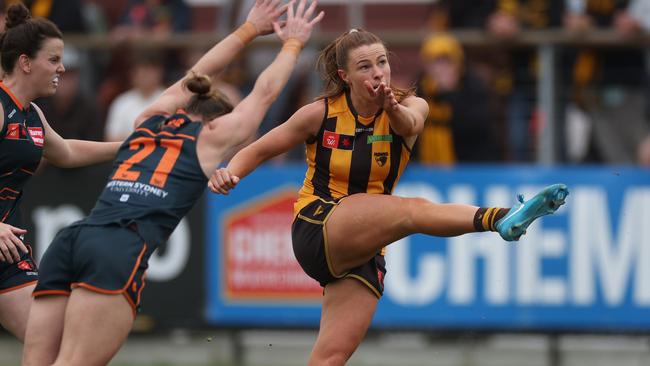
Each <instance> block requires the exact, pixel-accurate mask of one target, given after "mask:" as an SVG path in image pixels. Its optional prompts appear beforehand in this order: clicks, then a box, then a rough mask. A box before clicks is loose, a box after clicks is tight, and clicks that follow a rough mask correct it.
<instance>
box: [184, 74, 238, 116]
mask: <svg viewBox="0 0 650 366" xmlns="http://www.w3.org/2000/svg"><path fill="white" fill-rule="evenodd" d="M183 85H184V86H185V87H186V88H187V90H189V91H191V92H192V93H194V95H192V97H191V98H190V101H189V102H188V103H187V106H186V107H185V112H187V113H189V114H195V115H198V116H202V117H203V120H204V121H205V122H207V121H210V120H212V119H215V118H217V117H219V116H222V115H224V114H226V113H230V112H232V108H233V106H232V103H230V101H229V100H228V98H227V97H226V96H225V95H223V94H221V93H220V92H219V91H218V90H216V89H215V90H212V80H210V77H208V76H207V75H201V74H197V73H195V72H194V71H190V72H189V73H188V75H187V77H186V78H185V80H184V81H183Z"/></svg>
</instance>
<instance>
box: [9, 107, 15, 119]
mask: <svg viewBox="0 0 650 366" xmlns="http://www.w3.org/2000/svg"><path fill="white" fill-rule="evenodd" d="M14 114H16V108H14V109H12V110H11V113H9V115H8V116H7V118H11V117H13V116H14Z"/></svg>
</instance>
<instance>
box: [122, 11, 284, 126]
mask: <svg viewBox="0 0 650 366" xmlns="http://www.w3.org/2000/svg"><path fill="white" fill-rule="evenodd" d="M289 5H290V4H284V5H282V1H281V0H257V1H256V2H255V5H254V6H253V8H252V9H251V10H250V12H249V13H248V16H247V17H246V22H245V23H244V24H242V25H241V26H240V27H239V28H237V29H236V30H235V31H234V32H232V33H231V34H229V35H228V36H227V37H226V38H224V39H223V40H221V41H220V42H219V43H217V44H216V45H214V46H213V47H212V48H211V49H210V50H209V51H208V52H206V53H205V54H204V55H203V56H202V57H201V58H200V59H199V60H198V61H197V62H196V64H194V65H193V66H192V67H191V69H190V71H193V72H195V73H198V74H202V75H207V76H209V77H211V78H215V77H216V76H217V75H218V74H219V73H220V72H221V71H222V70H223V69H224V68H225V67H226V66H227V65H228V64H229V63H230V62H232V60H233V59H234V58H235V56H236V55H237V54H239V52H240V51H241V50H242V49H244V47H245V46H246V45H247V44H248V43H250V42H251V41H252V40H253V39H255V37H257V36H259V35H264V34H269V33H271V32H273V30H274V29H273V23H276V22H277V21H278V18H279V17H280V16H281V15H282V14H284V13H285V12H286V11H287V8H288V7H289ZM184 80H185V78H183V79H181V80H179V81H177V82H176V83H174V85H172V86H170V87H169V88H167V90H165V91H164V92H163V94H162V95H161V96H160V97H159V98H158V99H157V100H156V101H155V102H154V103H152V104H151V105H150V106H149V107H148V108H147V109H146V110H145V111H144V112H142V113H141V114H140V115H139V116H138V118H137V119H136V121H135V126H138V125H140V123H142V121H144V120H145V119H147V118H149V117H151V116H153V115H157V114H163V115H167V114H171V113H174V112H175V111H176V110H177V109H178V108H182V107H183V106H185V104H186V103H187V101H188V100H189V98H190V97H191V93H190V92H189V91H187V90H185V88H184V87H183V81H184Z"/></svg>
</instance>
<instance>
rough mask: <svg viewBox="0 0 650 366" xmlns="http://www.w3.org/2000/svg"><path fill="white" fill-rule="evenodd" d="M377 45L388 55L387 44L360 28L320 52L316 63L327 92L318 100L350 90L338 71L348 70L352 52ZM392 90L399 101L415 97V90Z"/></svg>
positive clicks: (345, 34) (348, 32)
mask: <svg viewBox="0 0 650 366" xmlns="http://www.w3.org/2000/svg"><path fill="white" fill-rule="evenodd" d="M377 43H379V44H381V45H382V46H384V48H385V49H386V52H387V53H388V47H386V44H385V43H384V42H383V41H382V40H381V39H380V38H379V37H377V36H376V35H375V34H373V33H371V32H368V31H367V30H364V29H359V28H358V29H352V30H350V31H347V32H345V33H343V34H342V35H340V36H339V37H338V38H337V39H335V40H334V41H333V42H332V43H330V44H329V45H327V47H325V48H324V49H323V50H322V51H321V52H320V54H319V55H318V60H317V61H316V67H317V68H318V71H319V73H320V75H321V79H323V80H324V81H325V90H323V92H322V93H321V95H319V96H318V97H317V98H316V99H317V100H319V99H324V98H331V97H334V96H337V95H340V94H341V93H343V92H344V91H345V90H346V89H347V88H348V85H347V84H346V83H345V81H343V79H341V77H340V76H339V73H338V70H339V69H346V68H347V63H348V57H349V56H350V51H352V50H353V49H355V48H358V47H361V46H366V45H371V44H377ZM391 89H392V90H393V93H395V97H396V98H397V100H398V101H402V100H403V99H404V98H406V97H408V96H410V95H414V89H413V88H411V89H408V90H404V89H400V88H396V87H395V86H391Z"/></svg>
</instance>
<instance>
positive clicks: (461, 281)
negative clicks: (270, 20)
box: [0, 0, 650, 366]
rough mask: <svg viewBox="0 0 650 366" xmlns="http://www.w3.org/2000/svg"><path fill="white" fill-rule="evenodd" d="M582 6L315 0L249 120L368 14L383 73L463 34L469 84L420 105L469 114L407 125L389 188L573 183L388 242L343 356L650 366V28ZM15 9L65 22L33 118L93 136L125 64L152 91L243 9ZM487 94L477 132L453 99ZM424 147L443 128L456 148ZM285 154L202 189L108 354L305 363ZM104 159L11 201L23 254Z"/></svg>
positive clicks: (8, 359) (407, 68) (86, 194)
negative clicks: (588, 21) (553, 195)
mask: <svg viewBox="0 0 650 366" xmlns="http://www.w3.org/2000/svg"><path fill="white" fill-rule="evenodd" d="M579 2H580V1H578V2H576V1H566V4H568V5H567V8H566V9H564V12H565V13H568V12H570V11H585V12H588V11H596V10H598V11H600V10H602V11H601V13H599V14H600V15H602V19H599V21H598V22H596V23H595V24H594V25H593V28H591V29H590V30H588V31H584V32H581V33H576V31H575V30H574V31H572V30H570V29H568V27H567V26H566V24H564V25H563V23H559V24H554V23H553V22H552V21H551V20H550V19H551V18H549V20H548V21H547V22H535V21H532V20H530V19H529V18H527V17H526V14H528V15H530V14H532V13H534V12H533V10H534V9H535V6H536V5H535V4H537V6H541V7H542V8H544V9H550V8H551V7H552V6H550V5H553V4H557V3H564V1H556V2H553V1H548V2H546V1H541V2H539V1H520V2H517V1H493V2H491V1H452V2H445V1H426V0H402V1H399V0H395V1H389V0H375V1H371V0H363V1H361V0H359V1H356V0H351V1H338V0H321V1H320V2H319V3H320V5H321V8H323V9H324V10H325V11H326V13H327V14H326V18H325V20H324V21H323V24H322V25H321V27H320V28H319V29H318V32H317V33H316V34H315V36H314V37H313V40H312V42H311V43H310V45H309V46H308V47H307V49H306V50H305V52H303V55H302V57H301V65H300V67H299V68H298V69H297V70H296V72H295V73H294V76H293V77H292V81H291V82H290V84H289V86H288V87H287V90H286V91H285V92H284V93H283V95H282V96H281V97H280V99H279V100H278V103H276V107H275V108H274V109H273V110H272V111H271V112H270V113H269V116H268V118H267V119H266V120H265V123H264V124H263V126H262V128H261V130H260V133H264V132H265V131H268V129H270V128H272V127H273V126H274V125H275V124H277V123H278V122H280V121H282V120H283V119H284V118H286V117H287V116H288V115H289V114H290V113H291V112H292V111H294V110H295V109H296V108H297V107H298V106H299V105H301V104H303V103H304V102H306V101H308V100H311V98H313V97H314V96H315V95H316V94H317V92H318V87H319V79H318V77H317V75H316V73H315V72H313V65H314V57H315V54H316V52H317V50H318V49H319V48H320V47H321V46H323V45H324V44H326V43H327V42H329V41H330V40H332V39H333V38H334V37H336V36H337V35H338V34H340V33H341V32H343V31H345V30H347V29H349V28H351V27H358V26H362V27H364V28H367V29H369V30H371V31H373V32H376V33H377V34H379V35H380V37H382V39H384V40H385V41H386V42H387V43H388V45H389V47H390V49H391V51H392V52H393V59H392V64H391V66H392V69H393V80H394V82H395V83H397V84H399V85H403V86H408V85H415V84H417V82H418V81H421V80H423V75H426V66H425V65H426V62H428V61H430V59H429V57H431V58H435V57H443V58H444V57H446V58H451V59H455V60H457V59H458V58H457V55H458V54H457V53H455V52H457V51H454V47H453V44H451V46H450V43H444V42H443V43H440V44H442V45H443V46H440V48H435V51H431V49H427V48H426V47H425V45H426V43H424V42H425V41H426V40H428V39H429V38H428V37H429V36H430V35H432V34H436V35H440V34H441V32H442V31H443V30H447V31H449V34H450V35H451V36H452V37H453V38H455V39H456V40H457V41H458V42H460V43H461V44H462V45H463V51H462V52H463V53H462V57H461V58H460V60H461V61H462V63H463V66H462V67H461V68H460V69H461V70H462V71H461V72H462V75H463V77H462V78H463V79H468V78H469V76H470V75H475V76H476V79H477V80H478V81H479V82H480V83H481V85H482V88H475V89H472V90H473V91H474V92H473V93H472V92H467V89H465V90H464V91H465V93H463V92H462V90H460V91H459V90H456V91H455V92H456V93H455V94H454V93H452V95H453V97H450V96H449V95H443V96H440V95H438V96H437V97H436V96H432V97H431V99H430V103H432V104H431V105H432V106H434V107H436V108H433V109H434V110H436V111H440V110H443V111H444V110H445V108H450V109H451V111H452V113H451V115H453V116H460V117H462V116H465V117H466V118H467V120H466V121H465V122H464V121H462V120H460V121H459V120H458V119H453V118H449V119H447V120H445V119H444V118H438V119H436V118H434V117H435V116H434V117H432V120H431V121H429V123H430V124H431V125H432V127H433V128H431V129H430V130H428V132H427V133H428V135H427V136H428V138H431V140H427V139H426V138H424V136H423V138H422V139H421V141H420V145H419V147H418V156H417V158H416V159H415V161H414V162H413V163H412V164H410V165H409V168H408V169H407V172H406V173H405V175H404V177H403V179H402V181H401V182H400V184H399V185H398V187H397V189H396V194H399V195H404V196H420V197H425V198H428V199H431V200H433V201H437V202H447V201H453V202H467V203H473V204H481V205H485V204H491V205H509V204H510V203H511V202H512V200H513V199H514V194H515V192H520V191H521V192H524V193H526V192H531V191H533V190H534V189H535V188H537V187H539V186H541V185H544V184H548V183H551V182H556V181H562V182H566V183H567V184H569V186H570V189H571V190H572V194H571V196H569V200H568V203H567V205H566V206H565V207H563V208H562V209H561V210H560V211H559V212H558V214H557V215H555V216H553V217H549V218H544V219H543V220H541V221H540V222H539V223H536V224H535V225H533V226H532V227H531V230H530V232H529V234H528V235H527V237H526V238H525V239H524V240H522V241H521V242H520V243H518V244H516V245H510V244H505V243H503V242H502V241H501V240H500V239H498V238H496V237H495V236H489V235H488V236H485V235H466V236H463V237H460V238H454V239H448V240H447V239H445V240H443V239H434V238H427V237H424V236H414V237H412V238H409V239H406V240H404V241H403V242H402V243H399V244H397V245H395V246H392V247H390V248H389V250H388V257H387V258H388V276H387V278H386V281H387V282H386V286H387V289H386V295H385V297H384V299H382V301H381V303H380V307H379V309H378V312H377V314H376V317H375V322H374V323H373V327H372V329H371V331H370V333H369V335H368V337H367V339H366V341H365V342H364V343H363V345H362V346H361V348H360V349H359V350H358V352H357V353H356V354H355V355H354V356H353V358H352V360H351V361H350V364H351V365H468V366H469V365H500V366H501V365H549V366H560V365H561V366H567V365H592V366H596V365H613V364H617V365H647V364H650V337H648V330H650V311H649V308H650V229H648V225H647V223H648V222H650V211H649V210H650V209H648V207H650V187H649V186H650V171H649V170H648V169H647V167H646V166H645V164H647V162H648V160H650V158H648V157H646V156H645V155H644V151H643V150H644V148H643V146H644V144H643V142H642V141H643V140H644V138H645V137H646V136H647V135H648V133H649V132H650V128H648V127H649V126H648V123H647V114H646V112H647V111H646V108H647V107H648V100H647V98H648V94H649V93H648V80H647V68H646V67H645V63H646V57H645V49H646V47H647V44H648V39H647V37H646V36H645V34H644V31H643V30H642V28H641V30H639V31H638V32H637V33H635V34H633V35H624V34H621V31H620V30H618V29H617V26H616V25H617V23H616V22H615V21H614V20H613V19H614V14H615V11H614V8H608V7H607V4H606V3H607V1H600V2H598V1H586V2H585V3H584V4H583V5H584V9H582V10H581V9H574V8H570V6H575V3H579ZM4 3H5V4H4V6H6V5H7V4H8V3H10V2H8V1H5V2H4ZM27 3H28V5H30V6H31V7H32V11H35V10H37V9H40V10H38V11H42V12H43V14H42V15H45V16H49V17H50V18H51V19H52V20H53V21H55V22H57V23H58V24H59V26H60V27H61V28H62V30H63V31H64V34H65V41H66V58H65V59H64V63H65V64H66V68H67V69H68V71H67V73H66V75H64V76H63V81H62V83H63V82H65V81H66V80H68V81H73V83H70V84H66V86H65V89H63V90H59V92H58V95H57V97H58V99H57V97H55V98H52V99H50V100H44V101H42V103H43V104H44V105H46V106H47V108H49V109H46V115H47V116H48V119H49V120H50V122H51V123H52V124H53V126H54V128H55V129H57V131H58V132H59V133H61V134H62V135H63V136H64V137H69V138H89V139H97V140H100V139H109V138H110V137H111V135H110V134H109V133H107V132H105V131H109V129H108V128H107V126H106V124H107V122H105V121H107V120H108V119H109V117H108V115H109V114H110V109H111V105H112V104H113V101H114V100H115V99H116V98H117V96H118V95H119V94H120V93H121V92H124V91H126V90H128V89H129V88H130V85H129V69H130V67H131V66H133V65H135V64H139V63H140V60H146V61H145V62H144V64H147V62H148V64H149V65H150V64H156V65H159V66H160V65H162V71H163V72H162V74H161V75H162V84H166V83H167V82H169V81H171V80H173V79H174V78H176V77H178V76H179V75H181V74H182V70H184V65H187V64H188V62H191V60H192V59H193V57H195V56H196V54H197V51H202V50H204V49H205V48H206V47H209V46H210V45H212V44H213V43H214V42H215V41H217V40H218V39H220V38H221V37H223V36H224V35H225V34H227V32H228V31H229V30H231V29H233V28H234V27H235V26H236V25H237V24H238V23H240V22H241V21H242V19H243V16H244V15H245V12H246V10H247V9H248V8H249V7H250V4H249V3H250V1H227V0H193V1H190V0H186V1H185V2H183V1H160V2H156V1H152V2H145V1H136V0H112V1H105V0H96V1H73V0H63V1H56V0H54V1H51V2H50V1H45V2H43V1H31V2H27ZM461 3H462V4H463V5H464V6H466V8H465V10H466V12H467V14H465V15H467V16H466V17H465V18H470V17H469V14H474V13H476V14H477V16H482V18H480V17H479V18H478V19H481V20H479V21H476V22H473V23H472V22H470V21H468V22H467V23H460V24H459V23H456V24H454V22H455V21H458V22H461V21H462V20H463V19H464V18H463V17H460V18H458V17H457V16H456V18H454V12H453V9H454V7H455V6H460V5H459V4H461ZM596 3H599V4H600V5H599V4H596ZM611 3H612V4H614V3H616V4H619V5H620V3H621V2H611ZM632 3H642V5H643V3H646V1H637V2H635V1H632V2H631V3H630V4H625V6H629V7H627V8H625V9H623V10H626V11H629V12H632V11H633V10H634V11H636V13H634V15H635V16H636V17H638V18H637V19H639V24H640V25H643V24H648V23H650V22H647V19H646V18H645V17H650V14H648V13H647V12H644V11H643V6H642V5H638V6H637V7H636V8H635V7H633V6H632V5H631V4H632ZM39 4H41V5H42V4H46V5H48V4H49V5H48V6H46V7H45V8H43V7H40V8H39V7H38V6H39ZM450 4H451V5H450ZM513 4H515V5H516V6H515V5H513ZM539 4H542V5H539ZM543 4H547V6H543ZM569 5H570V6H569ZM491 6H492V8H490V7H491ZM512 6H515V10H513V8H512ZM590 6H591V7H590ZM242 9H243V10H242ZM531 9H533V10H531ZM594 9H595V10H594ZM638 9H641V10H638ZM492 10H494V11H501V12H506V13H507V12H511V13H512V14H514V16H516V17H519V18H521V19H519V22H520V25H521V29H520V30H519V31H518V32H516V34H512V35H509V36H507V37H505V36H503V35H502V36H497V35H494V34H490V33H489V32H488V31H487V26H486V25H485V22H486V19H488V18H487V17H488V16H489V14H490V11H492ZM607 10H610V11H611V14H610V19H607V17H606V16H605V15H604V14H606V13H607ZM242 13H243V14H242ZM146 14H156V15H155V16H151V17H149V16H146ZM562 15H563V16H564V15H566V14H562ZM459 19H460V20H459ZM531 19H532V18H531ZM644 22H645V23H644ZM440 44H438V45H440ZM277 47H278V43H277V42H276V41H275V39H274V38H273V37H265V38H263V39H261V40H257V41H255V42H254V43H253V44H252V45H250V46H249V49H248V50H247V52H246V53H245V54H244V55H243V56H242V57H241V58H239V59H238V60H237V61H235V62H234V63H233V66H232V67H230V68H229V69H228V71H227V72H225V73H224V76H223V80H221V83H222V86H223V87H224V88H225V90H227V91H228V92H229V93H232V95H233V97H234V98H236V97H237V95H242V94H245V93H246V92H247V90H249V89H250V84H251V80H254V78H255V76H256V75H257V73H258V72H259V70H260V69H261V67H264V65H265V64H266V63H268V61H269V60H270V57H272V56H273V54H274V53H275V50H276V49H277ZM584 50H588V52H586V53H584V52H583V51H584ZM428 51H431V53H427V52H428ZM423 54H425V55H424V56H426V57H423ZM152 55H153V56H156V57H152ZM522 55H523V56H522ZM587 56H589V57H587ZM151 60H153V61H151ZM522 60H523V61H522ZM461 61H457V62H461ZM590 65H591V66H590ZM522 70H524V71H522ZM531 70H532V71H531ZM526 73H530V74H531V75H533V76H532V77H530V75H527V74H526ZM522 75H523V76H522ZM466 87H467V86H466ZM467 88H469V87H467ZM459 89H460V88H459ZM481 91H482V92H483V94H481V93H479V92H481ZM66 96H67V97H66ZM438 97H439V98H441V99H436V98H438ZM445 98H448V99H445ZM465 98H467V99H465ZM70 100H72V101H73V102H72V103H71V102H70ZM522 100H523V102H521V101H522ZM481 101H487V103H481ZM482 104H487V105H486V106H484V108H485V109H483V110H481V111H482V113H483V114H482V115H480V116H479V117H480V118H479V121H478V122H479V123H480V125H476V124H471V121H472V118H473V117H472V116H468V115H467V114H464V113H462V111H463V109H473V108H474V109H477V110H478V109H479V105H482ZM526 108H528V110H526ZM522 109H524V110H526V111H525V112H523V113H522V112H521V110H522ZM48 110H49V111H50V113H48ZM518 111H519V112H518ZM518 113H519V114H518ZM443 114H444V113H443ZM521 115H524V117H521V118H515V117H517V116H521ZM467 121H470V122H467ZM445 123H446V124H445ZM522 126H523V127H522ZM468 130H470V131H479V132H480V133H481V134H482V135H481V137H482V138H481V139H479V140H472V144H469V143H467V142H466V141H462V140H459V139H458V136H467V138H468V139H472V138H476V136H472V134H471V133H468ZM445 133H449V134H450V135H446V136H455V139H454V138H453V137H452V141H453V143H450V142H449V140H448V139H447V140H445V139H444V136H445ZM440 136H443V137H442V140H441V139H440V138H441V137H440ZM423 141H424V142H423ZM427 141H430V142H440V141H446V142H447V145H446V150H447V151H453V154H451V155H448V154H447V155H446V154H445V152H444V151H442V152H441V151H438V150H439V145H435V144H432V145H427ZM431 151H435V153H432V152H431ZM477 152H478V153H477ZM301 154H302V152H301V151H295V152H291V153H290V154H288V155H287V156H284V157H282V158H280V159H277V161H274V162H271V163H269V164H268V165H267V166H265V167H264V168H262V169H260V170H259V171H258V172H256V173H254V174H253V175H251V176H250V177H249V178H247V179H246V180H245V181H243V182H242V184H241V185H240V187H238V188H237V190H235V191H234V192H233V194H231V195H230V196H227V197H222V196H212V195H209V194H206V196H205V198H204V199H203V200H202V201H201V202H200V204H199V205H197V207H195V208H194V209H193V211H192V212H191V214H190V215H189V216H188V217H187V218H186V219H185V220H183V222H182V223H181V225H180V226H179V228H178V229H177V231H176V232H175V233H174V235H173V236H172V238H171V240H170V242H169V243H168V244H167V246H166V247H165V248H161V249H162V250H160V251H159V252H158V254H157V255H156V256H155V257H153V258H152V261H151V263H150V266H151V268H150V270H149V272H148V275H147V291H146V292H145V295H144V300H143V310H142V312H141V314H139V316H138V318H137V320H136V324H135V327H134V332H133V334H132V336H131V337H130V338H129V340H128V341H127V343H126V345H125V346H124V347H123V349H122V350H121V351H120V353H119V354H118V356H117V357H116V359H115V360H114V361H113V363H112V365H129V366H131V365H301V364H305V362H306V359H307V357H308V353H309V349H310V347H311V345H312V343H313V341H314V340H315V336H316V332H315V330H316V328H317V324H318V316H319V312H318V300H319V297H320V292H319V291H320V290H319V288H318V287H317V286H316V284H315V283H314V282H312V281H310V280H309V279H308V278H307V277H305V276H304V275H303V274H302V272H301V271H300V269H299V267H298V266H297V264H296V263H295V262H294V260H293V256H292V253H291V249H290V248H291V246H290V242H289V240H290V239H289V238H290V236H289V223H290V220H291V203H292V200H293V198H294V197H295V192H296V191H297V188H298V186H299V185H300V183H301V180H302V176H303V174H304V170H303V169H304V167H303V166H302V164H301V158H302V155H301ZM646 154H647V153H646ZM450 156H452V157H451V158H450ZM109 169H110V166H109V165H102V166H97V167H91V168H84V169H73V170H60V169H57V168H54V167H51V166H48V165H47V164H43V166H42V167H41V168H40V170H39V173H38V175H37V176H36V177H35V178H34V179H33V180H32V182H31V183H30V185H29V186H28V187H27V194H26V199H25V201H24V210H23V214H24V216H25V219H26V222H28V223H29V225H28V227H27V229H28V230H29V236H28V241H29V242H30V243H33V245H34V246H35V248H36V253H37V255H38V254H40V253H42V252H43V251H44V250H45V248H46V246H47V245H48V244H49V241H50V240H51V239H52V237H53V236H54V234H55V233H56V232H57V230H59V229H60V228H61V227H63V226H65V225H67V224H68V223H70V222H72V221H74V220H77V219H79V218H81V217H83V215H85V214H87V213H88V211H89V210H90V208H91V207H92V205H93V204H94V200H95V198H96V196H97V195H98V193H99V192H100V191H101V188H102V186H103V183H104V181H105V178H106V175H107V174H108V172H109ZM0 349H1V350H0V364H2V365H4V364H6V365H15V364H17V363H19V359H20V350H21V347H20V345H19V344H18V343H17V342H16V341H15V340H13V339H12V338H10V337H9V336H7V335H6V334H5V336H4V337H2V338H1V339H0Z"/></svg>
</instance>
